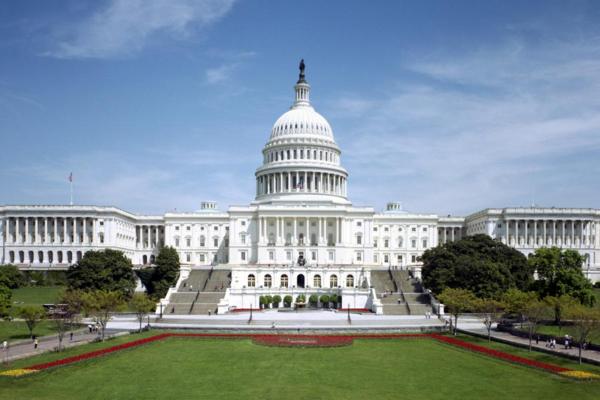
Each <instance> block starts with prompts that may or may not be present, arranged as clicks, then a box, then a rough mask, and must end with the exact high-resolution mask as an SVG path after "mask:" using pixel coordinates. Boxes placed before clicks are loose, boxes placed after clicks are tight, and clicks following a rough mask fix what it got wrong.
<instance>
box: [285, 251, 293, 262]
mask: <svg viewBox="0 0 600 400" xmlns="http://www.w3.org/2000/svg"><path fill="white" fill-rule="evenodd" d="M285 259H286V260H288V261H291V260H292V252H291V251H286V252H285Z"/></svg>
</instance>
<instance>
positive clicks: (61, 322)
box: [52, 314, 69, 351]
mask: <svg viewBox="0 0 600 400" xmlns="http://www.w3.org/2000/svg"><path fill="white" fill-rule="evenodd" d="M52 326H53V327H54V330H55V331H56V334H57V336H58V351H62V348H63V346H62V343H63V339H64V338H65V333H66V332H67V330H68V329H69V323H68V318H67V316H66V315H65V314H57V315H54V316H53V317H52Z"/></svg>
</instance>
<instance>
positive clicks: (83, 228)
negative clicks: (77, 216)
mask: <svg viewBox="0 0 600 400" xmlns="http://www.w3.org/2000/svg"><path fill="white" fill-rule="evenodd" d="M86 228H87V218H86V217H83V218H81V233H82V234H83V243H84V244H88V243H89V242H90V241H89V240H88V238H87V229H86Z"/></svg>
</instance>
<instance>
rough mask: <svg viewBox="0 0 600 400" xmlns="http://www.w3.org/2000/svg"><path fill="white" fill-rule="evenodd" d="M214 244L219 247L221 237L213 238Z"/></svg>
mask: <svg viewBox="0 0 600 400" xmlns="http://www.w3.org/2000/svg"><path fill="white" fill-rule="evenodd" d="M213 246H214V247H219V238H214V239H213Z"/></svg>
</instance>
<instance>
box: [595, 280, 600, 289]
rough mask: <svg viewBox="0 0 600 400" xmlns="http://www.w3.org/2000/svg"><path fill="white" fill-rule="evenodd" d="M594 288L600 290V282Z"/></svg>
mask: <svg viewBox="0 0 600 400" xmlns="http://www.w3.org/2000/svg"><path fill="white" fill-rule="evenodd" d="M594 287H595V288H596V289H600V281H598V282H596V283H594Z"/></svg>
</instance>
